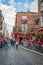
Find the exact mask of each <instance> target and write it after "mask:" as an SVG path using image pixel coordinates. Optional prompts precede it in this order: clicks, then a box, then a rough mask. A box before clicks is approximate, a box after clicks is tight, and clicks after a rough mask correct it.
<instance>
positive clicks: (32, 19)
mask: <svg viewBox="0 0 43 65" xmlns="http://www.w3.org/2000/svg"><path fill="white" fill-rule="evenodd" d="M15 27H16V30H21V31H24V32H27V31H28V30H32V29H33V28H37V27H38V13H34V12H18V13H17V15H16V22H15Z"/></svg>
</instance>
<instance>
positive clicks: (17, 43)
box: [16, 40, 19, 50]
mask: <svg viewBox="0 0 43 65" xmlns="http://www.w3.org/2000/svg"><path fill="white" fill-rule="evenodd" d="M18 45H19V42H18V40H17V41H16V50H17V49H18Z"/></svg>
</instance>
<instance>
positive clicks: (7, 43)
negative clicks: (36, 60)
mask: <svg viewBox="0 0 43 65" xmlns="http://www.w3.org/2000/svg"><path fill="white" fill-rule="evenodd" d="M19 45H23V41H18V40H15V39H9V38H5V39H4V40H0V48H4V47H7V48H8V47H11V46H16V49H18V46H19Z"/></svg>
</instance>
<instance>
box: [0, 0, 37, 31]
mask: <svg viewBox="0 0 43 65" xmlns="http://www.w3.org/2000/svg"><path fill="white" fill-rule="evenodd" d="M0 9H1V10H2V14H3V16H4V21H5V23H6V26H7V30H8V31H9V32H12V29H13V26H14V23H15V18H16V13H17V12H21V11H22V12H27V11H28V10H30V11H31V12H38V0H0Z"/></svg>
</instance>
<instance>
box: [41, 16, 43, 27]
mask: <svg viewBox="0 0 43 65" xmlns="http://www.w3.org/2000/svg"><path fill="white" fill-rule="evenodd" d="M41 26H43V16H41Z"/></svg>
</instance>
